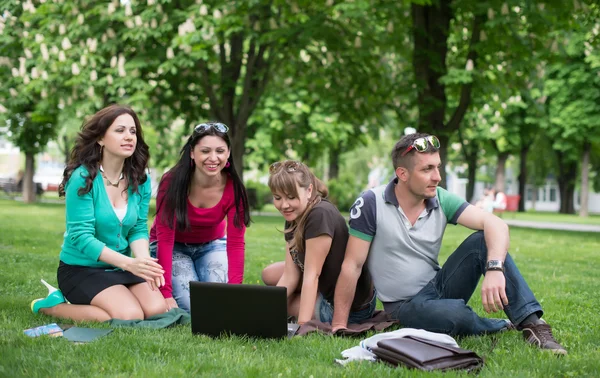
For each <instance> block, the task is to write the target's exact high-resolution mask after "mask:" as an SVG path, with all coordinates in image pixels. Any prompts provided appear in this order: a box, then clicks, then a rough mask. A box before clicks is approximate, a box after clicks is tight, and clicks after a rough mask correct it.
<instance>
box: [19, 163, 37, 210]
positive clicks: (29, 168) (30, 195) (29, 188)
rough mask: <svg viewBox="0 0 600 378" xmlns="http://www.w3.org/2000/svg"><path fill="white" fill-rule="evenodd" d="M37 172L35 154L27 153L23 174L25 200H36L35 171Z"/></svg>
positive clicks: (29, 201) (28, 201)
mask: <svg viewBox="0 0 600 378" xmlns="http://www.w3.org/2000/svg"><path fill="white" fill-rule="evenodd" d="M34 172H35V154H33V153H26V154H25V174H24V175H23V187H22V188H23V202H25V203H32V202H35V184H34V183H33V173H34Z"/></svg>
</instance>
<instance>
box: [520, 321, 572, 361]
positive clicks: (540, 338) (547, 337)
mask: <svg viewBox="0 0 600 378" xmlns="http://www.w3.org/2000/svg"><path fill="white" fill-rule="evenodd" d="M521 330H522V331H523V337H525V340H527V342H528V343H530V344H533V345H535V346H537V347H538V348H540V349H546V350H549V351H552V353H554V354H559V355H566V354H567V350H566V349H565V348H564V347H563V346H562V345H560V344H559V343H558V341H556V339H554V336H552V327H550V326H549V325H548V324H546V323H541V324H528V325H526V326H523V327H522V328H521Z"/></svg>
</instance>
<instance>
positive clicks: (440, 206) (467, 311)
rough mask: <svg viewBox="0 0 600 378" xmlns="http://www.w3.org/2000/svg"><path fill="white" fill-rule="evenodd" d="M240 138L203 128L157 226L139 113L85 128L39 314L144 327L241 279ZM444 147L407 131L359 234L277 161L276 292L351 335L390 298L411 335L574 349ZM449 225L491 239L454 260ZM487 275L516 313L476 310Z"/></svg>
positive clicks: (295, 165)
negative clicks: (206, 289)
mask: <svg viewBox="0 0 600 378" xmlns="http://www.w3.org/2000/svg"><path fill="white" fill-rule="evenodd" d="M228 130H229V129H228V127H227V126H226V125H225V124H223V123H217V122H209V123H201V124H199V125H197V126H196V127H195V128H194V130H193V132H192V134H191V135H190V136H189V138H188V139H187V142H186V143H185V145H184V146H183V148H182V149H181V153H180V156H179V160H178V162H177V163H176V165H175V166H174V167H173V168H171V169H170V170H169V171H168V172H166V173H165V174H164V175H163V177H162V179H161V180H160V183H159V188H158V193H157V199H156V217H155V219H154V223H153V225H152V228H151V230H150V232H148V228H147V220H148V208H149V202H150V197H151V192H152V190H151V185H150V178H149V176H148V175H147V166H148V159H149V151H148V150H149V149H148V146H147V144H146V143H145V142H144V137H143V133H142V127H141V125H140V121H139V119H138V117H137V115H136V113H135V112H134V111H133V110H132V109H130V108H128V107H126V106H120V105H111V106H109V107H107V108H105V109H102V110H100V111H99V112H98V113H96V114H95V115H94V116H92V117H91V118H89V119H88V120H87V121H86V122H84V124H83V126H82V128H81V132H80V133H79V134H78V137H77V141H76V143H75V146H74V148H73V150H72V152H71V156H70V160H69V163H68V164H67V166H66V168H65V171H64V175H63V181H62V183H61V185H60V188H59V193H60V195H61V196H64V197H65V199H66V200H65V202H66V232H65V234H64V241H63V245H62V249H61V252H60V261H59V266H58V272H57V279H58V286H59V289H54V288H52V287H49V295H48V296H47V297H46V298H41V299H37V300H34V301H33V302H32V304H31V308H32V311H33V312H34V313H38V312H40V313H43V314H46V315H50V316H54V317H58V318H68V319H72V320H75V321H84V320H85V321H99V322H101V321H106V320H109V319H124V320H128V319H145V318H147V317H150V316H153V315H157V314H160V313H164V312H166V311H169V310H170V309H172V308H175V307H179V308H182V309H184V310H186V311H188V312H189V310H190V292H189V282H190V281H205V282H228V283H230V284H241V283H242V281H243V275H244V259H245V256H244V250H245V241H244V240H245V231H246V227H247V226H248V225H249V222H250V212H249V206H248V199H247V196H246V191H245V188H244V184H243V182H242V181H241V179H240V177H239V175H238V174H237V172H236V168H235V166H234V159H233V157H232V155H231V143H230V139H229V136H228ZM440 148H441V146H440V142H439V140H438V138H436V137H435V136H433V135H427V134H418V133H417V134H411V135H406V136H404V137H402V138H401V139H400V140H399V141H398V142H397V143H396V145H395V146H394V148H393V150H392V152H391V162H392V164H393V168H394V173H395V177H394V179H393V180H391V181H390V182H389V183H388V184H386V185H382V186H379V187H376V188H373V189H370V190H367V191H365V192H363V193H362V194H361V195H360V196H359V197H358V199H357V200H356V202H355V203H354V205H353V206H352V207H351V209H350V220H349V224H347V223H346V220H345V218H344V217H343V216H342V215H341V213H340V211H339V210H338V209H337V208H336V207H335V205H333V204H332V203H331V202H329V201H328V199H327V195H328V191H327V187H326V186H325V185H324V183H323V182H322V181H321V180H319V179H318V178H317V177H316V176H315V175H314V174H313V173H312V172H311V170H310V169H309V168H308V167H307V166H306V165H305V164H303V163H301V162H299V161H292V160H286V161H280V162H276V163H274V164H272V165H271V166H270V169H269V182H268V184H269V188H270V190H271V192H272V194H273V203H274V205H275V207H276V208H277V210H278V211H279V212H280V213H281V215H282V216H283V218H284V220H285V224H284V232H283V234H284V235H283V238H284V240H285V246H286V253H285V261H283V262H279V263H275V264H272V265H270V266H267V267H265V268H264V270H263V272H262V277H263V280H264V282H265V284H267V285H277V286H282V287H285V288H286V289H287V296H288V314H289V315H290V316H294V317H296V318H297V321H298V323H299V324H304V323H306V322H308V321H310V320H312V319H316V320H319V321H321V322H328V323H331V325H332V329H333V331H334V332H337V331H338V330H341V329H345V328H346V327H347V326H348V324H349V323H360V322H363V321H366V320H368V319H370V318H371V317H372V315H373V313H374V311H375V307H376V301H377V299H378V298H379V300H380V301H381V302H382V303H383V307H384V309H385V311H386V312H387V313H388V314H389V316H390V317H392V318H394V319H397V320H398V321H399V322H400V324H401V325H402V326H406V327H412V328H419V329H425V330H428V331H432V332H440V333H445V334H449V335H452V336H466V335H481V334H487V333H495V332H500V331H504V330H512V329H518V330H521V331H522V332H523V335H524V337H525V339H526V340H527V341H528V342H529V343H531V344H534V345H536V346H538V347H539V348H541V349H546V350H551V351H553V352H554V353H557V354H566V353H567V352H566V350H565V348H564V347H562V346H561V345H560V344H559V343H558V342H557V341H556V340H555V339H554V337H553V335H552V331H551V328H550V326H549V325H548V324H546V322H544V321H543V320H542V319H541V317H542V314H543V312H542V307H541V306H540V304H539V302H538V301H537V300H536V298H535V296H534V294H533V293H532V291H531V290H530V288H529V286H528V285H527V283H526V282H525V280H524V278H523V277H522V275H521V274H520V272H519V270H518V269H517V267H516V265H515V263H514V261H513V260H512V258H511V256H510V255H509V254H508V253H507V251H508V249H509V231H508V227H507V225H506V224H505V223H504V222H503V221H502V220H501V219H499V218H498V217H496V216H495V215H493V214H491V213H488V212H485V211H483V210H481V209H479V208H477V207H475V206H472V205H470V204H469V203H468V202H466V201H465V200H464V199H462V198H460V197H458V196H456V195H454V194H452V193H449V192H448V191H446V190H445V189H443V188H441V187H439V186H438V184H439V183H440V181H441V176H440V165H441V164H440V163H441V160H440V154H439V149H440ZM448 223H451V224H457V223H458V224H461V225H463V226H465V227H468V228H470V229H473V230H476V232H475V233H473V234H472V235H470V236H469V237H468V238H467V239H466V240H464V242H463V243H462V244H461V245H460V246H459V247H458V248H457V249H456V250H455V251H454V252H453V253H452V254H451V255H450V256H449V257H448V259H447V261H446V263H445V264H444V265H443V266H440V265H439V263H438V256H439V253H440V247H441V244H442V238H443V235H444V231H445V229H446V225H447V224H448ZM482 275H483V276H484V278H483V283H482V287H481V302H482V304H483V308H484V310H485V311H486V312H487V313H492V312H498V311H501V310H503V311H504V313H505V314H506V316H507V317H508V319H498V318H486V317H481V316H479V315H478V314H477V313H476V312H474V311H473V309H472V308H471V307H469V306H468V305H467V303H468V302H469V299H470V298H471V296H472V294H473V292H474V291H475V289H476V287H477V285H478V283H479V280H480V278H481V276H482ZM207 311H208V310H207Z"/></svg>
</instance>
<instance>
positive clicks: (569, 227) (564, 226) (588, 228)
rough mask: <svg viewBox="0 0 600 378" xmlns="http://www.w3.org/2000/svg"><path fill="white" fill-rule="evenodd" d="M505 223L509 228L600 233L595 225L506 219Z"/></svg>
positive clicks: (598, 227) (599, 228)
mask: <svg viewBox="0 0 600 378" xmlns="http://www.w3.org/2000/svg"><path fill="white" fill-rule="evenodd" d="M504 221H505V222H506V224H508V225H509V226H514V227H523V228H537V229H543V230H561V231H580V232H600V226H599V225H593V224H575V223H556V222H538V221H524V220H515V219H504Z"/></svg>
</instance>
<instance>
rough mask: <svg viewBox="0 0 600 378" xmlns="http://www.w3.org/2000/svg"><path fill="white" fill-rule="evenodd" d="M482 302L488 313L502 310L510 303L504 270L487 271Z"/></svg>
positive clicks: (482, 290) (482, 291)
mask: <svg viewBox="0 0 600 378" xmlns="http://www.w3.org/2000/svg"><path fill="white" fill-rule="evenodd" d="M481 303H482V304H483V309H484V310H485V312H487V313H490V312H496V311H500V310H502V309H504V306H505V305H507V304H508V298H507V297H506V278H505V277H504V272H501V271H498V270H490V271H488V272H486V273H485V278H484V279H483V284H482V285H481Z"/></svg>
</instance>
